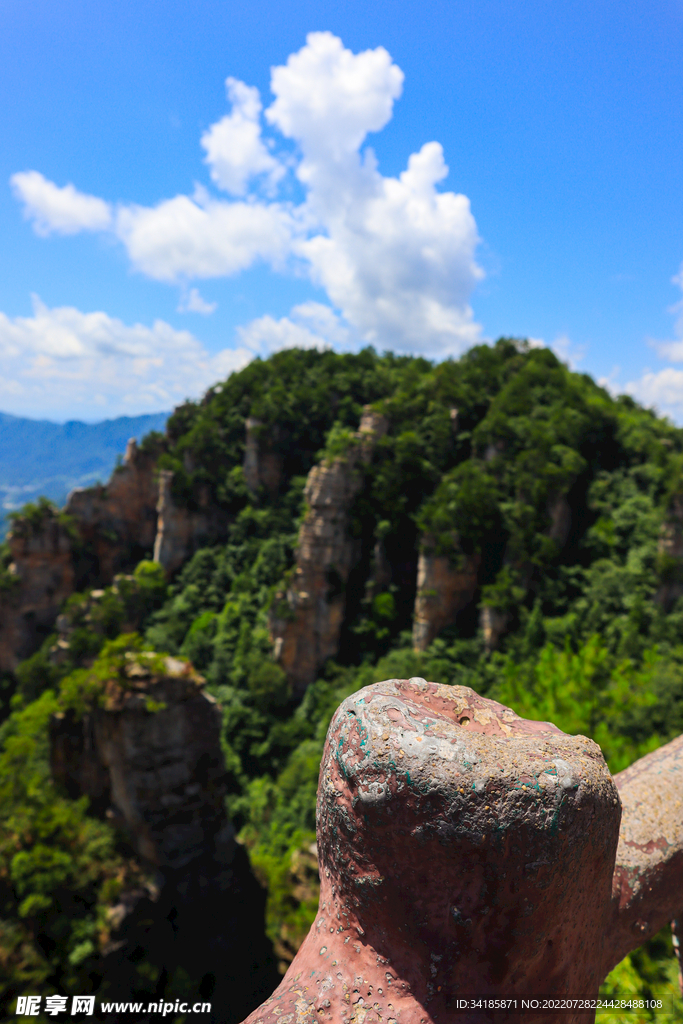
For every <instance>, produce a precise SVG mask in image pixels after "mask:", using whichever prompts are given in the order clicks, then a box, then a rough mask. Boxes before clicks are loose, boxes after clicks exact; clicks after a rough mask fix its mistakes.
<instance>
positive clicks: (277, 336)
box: [237, 302, 351, 356]
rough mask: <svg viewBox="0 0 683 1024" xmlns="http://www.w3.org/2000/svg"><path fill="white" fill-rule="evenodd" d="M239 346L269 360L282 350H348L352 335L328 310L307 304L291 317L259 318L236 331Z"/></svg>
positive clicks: (294, 310) (295, 308)
mask: <svg viewBox="0 0 683 1024" xmlns="http://www.w3.org/2000/svg"><path fill="white" fill-rule="evenodd" d="M237 334H238V338H239V341H240V343H241V344H242V345H243V346H245V347H246V348H248V349H252V350H253V351H254V352H257V353H258V354H259V355H262V356H267V355H270V353H271V352H278V351H279V350H280V349H283V348H317V349H325V348H331V347H333V346H334V347H336V348H347V347H348V346H349V342H350V341H351V334H350V332H349V330H348V328H347V327H346V326H344V324H343V323H342V322H341V321H340V319H339V317H338V316H336V314H335V313H334V311H333V310H331V309H330V307H329V306H325V305H324V304H323V303H321V302H304V303H302V304H301V305H299V306H295V307H294V309H293V310H292V312H291V314H290V316H288V317H287V316H284V317H281V318H280V319H279V320H276V319H275V318H274V317H272V316H267V315H266V316H260V317H258V318H257V319H256V320H252V321H251V323H249V324H247V325H246V326H244V327H238V328H237Z"/></svg>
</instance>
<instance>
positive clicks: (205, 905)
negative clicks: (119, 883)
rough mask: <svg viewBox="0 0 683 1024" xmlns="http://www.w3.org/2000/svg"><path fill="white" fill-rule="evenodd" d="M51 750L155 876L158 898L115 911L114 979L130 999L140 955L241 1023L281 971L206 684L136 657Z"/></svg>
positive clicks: (65, 724)
mask: <svg viewBox="0 0 683 1024" xmlns="http://www.w3.org/2000/svg"><path fill="white" fill-rule="evenodd" d="M50 746H51V757H50V760H51V768H52V773H53V776H54V778H55V779H56V780H57V781H58V782H60V783H61V784H62V785H63V786H64V787H65V788H66V790H67V792H68V793H69V794H70V795H71V796H72V797H76V796H80V795H82V794H85V795H87V796H89V797H90V799H91V809H92V810H93V811H95V812H97V813H99V814H101V815H106V816H107V817H108V818H109V819H110V820H111V821H112V822H113V823H114V824H116V825H118V826H119V827H120V828H121V829H122V830H123V832H124V834H125V835H127V836H128V838H129V841H130V844H131V846H132V849H133V851H134V852H135V853H136V854H137V856H138V857H139V858H140V860H141V861H142V862H143V864H146V865H147V866H148V867H149V868H150V869H153V870H154V869H156V870H155V878H156V885H155V886H153V887H152V890H153V891H152V890H150V889H149V888H148V890H147V891H144V890H141V891H139V892H132V893H124V894H123V895H122V897H121V899H120V900H119V903H118V904H117V906H116V907H113V908H112V911H111V914H110V919H111V920H110V924H111V925H112V926H113V932H114V934H113V937H112V941H111V944H110V947H111V950H112V952H111V953H110V956H109V959H108V964H109V966H108V972H107V976H109V975H111V977H112V978H114V977H115V978H116V979H117V983H118V984H119V985H120V986H121V987H122V989H125V978H126V977H127V976H128V974H130V969H131V964H130V963H129V961H130V960H131V958H133V959H134V957H135V949H136V948H138V947H139V945H140V944H142V946H143V947H144V948H145V949H146V951H147V956H148V959H149V960H150V962H152V963H162V964H164V965H165V966H166V968H167V969H172V968H173V967H174V966H175V965H176V964H182V965H183V967H184V969H186V970H190V971H191V973H192V974H194V976H196V977H198V978H201V977H202V975H204V976H205V977H208V976H209V975H210V976H211V978H210V980H209V981H208V982H206V983H204V988H205V990H207V991H211V992H212V993H213V997H214V1000H215V1002H216V1007H217V1009H219V1015H218V1016H214V1018H212V1019H218V1020H221V1021H237V1020H239V1019H240V1017H241V1016H244V1014H245V1013H246V1012H248V1011H249V1009H250V1008H251V1007H252V1006H253V1005H254V1004H255V1003H256V1002H257V1001H258V999H259V998H262V997H263V996H264V995H265V994H266V993H267V992H268V991H270V990H271V989H272V987H273V985H274V984H275V983H276V979H277V971H276V967H275V958H274V956H273V953H272V949H271V947H270V944H269V942H268V941H267V939H266V938H265V934H264V911H265V894H264V893H263V891H262V890H261V889H260V887H259V885H258V883H257V882H256V879H255V878H254V876H253V874H252V872H251V869H250V866H249V862H248V858H247V855H246V853H245V851H244V849H243V848H242V847H241V846H239V845H238V844H237V843H236V842H235V837H234V830H233V828H232V824H231V822H230V820H229V818H228V816H227V814H226V810H225V765H224V761H223V753H222V750H221V746H220V711H219V708H218V706H217V705H216V703H215V701H214V700H213V699H212V698H211V697H210V696H209V695H208V694H206V693H205V692H204V689H203V680H202V678H201V677H200V676H198V675H197V674H196V673H195V672H194V671H193V669H192V667H191V666H190V665H189V664H188V663H186V662H183V661H181V660H178V659H174V658H161V657H160V656H159V655H154V654H146V653H145V652H142V653H139V652H138V653H135V654H133V653H131V654H130V656H129V659H128V663H127V665H126V668H125V672H124V678H123V679H121V678H120V677H118V678H115V679H112V680H110V682H109V683H107V684H106V687H105V692H104V702H103V705H102V706H98V707H96V708H95V709H94V710H92V711H90V712H89V713H87V714H85V715H83V716H82V717H77V716H76V715H75V714H74V713H72V712H70V713H68V714H66V715H64V716H62V717H56V718H55V719H53V721H52V724H51V735H50ZM144 920H146V921H147V924H146V925H145V926H144V928H142V925H143V923H144ZM150 921H151V922H152V924H153V927H152V928H151V931H150ZM207 921H211V926H210V927H207ZM141 928H142V931H141ZM143 933H144V934H143ZM207 985H208V988H207ZM129 990H130V989H129Z"/></svg>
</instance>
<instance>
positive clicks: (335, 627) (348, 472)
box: [270, 408, 386, 693]
mask: <svg viewBox="0 0 683 1024" xmlns="http://www.w3.org/2000/svg"><path fill="white" fill-rule="evenodd" d="M385 431H386V421H385V420H384V418H383V417H382V416H380V415H379V414H378V413H375V412H374V411H373V410H372V409H370V408H366V409H365V410H364V413H363V417H362V419H361V423H360V428H359V430H358V433H357V435H356V439H357V440H356V443H355V444H353V445H352V446H351V447H350V448H349V450H348V451H347V452H346V454H345V455H344V456H343V457H341V456H340V457H338V458H335V459H334V461H333V462H331V463H330V464H325V463H322V464H320V465H318V466H314V467H313V469H312V470H311V472H310V473H309V474H308V480H307V482H306V489H305V492H304V494H305V498H306V502H307V503H308V506H309V511H308V514H307V515H306V518H305V520H304V522H303V524H302V526H301V529H300V531H299V541H298V546H297V555H296V567H295V569H294V574H293V577H292V580H291V582H290V585H289V586H288V588H287V592H286V594H279V595H276V601H275V604H274V606H273V611H272V613H271V618H270V632H271V638H272V640H273V649H274V653H275V657H276V658H277V659H278V661H279V662H280V664H281V665H282V667H283V669H284V670H285V672H286V674H287V677H288V679H289V680H290V682H291V683H292V686H293V688H294V691H295V692H296V693H302V692H303V691H304V690H305V689H306V687H307V686H308V685H309V684H310V683H312V682H313V680H314V679H315V677H316V673H317V671H318V669H319V668H320V666H321V665H322V664H323V663H324V661H325V660H326V659H327V658H329V657H332V656H333V655H334V654H336V653H337V649H338V646H339V635H340V632H341V627H342V623H343V620H344V613H345V610H346V595H345V593H344V586H345V584H346V581H347V580H348V577H349V573H350V571H351V569H352V568H353V565H354V563H355V561H356V559H357V558H358V544H357V542H356V541H354V540H353V539H352V538H351V537H349V535H348V513H349V510H350V507H351V504H352V502H353V500H354V498H355V497H356V496H357V494H358V493H359V491H360V488H361V486H362V476H361V474H360V472H359V471H358V469H357V467H358V463H359V462H360V463H362V462H368V461H369V460H370V459H371V458H372V453H373V449H374V445H375V442H376V440H377V438H378V437H381V436H382V434H383V433H384V432H385Z"/></svg>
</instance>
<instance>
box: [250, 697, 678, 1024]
mask: <svg viewBox="0 0 683 1024" xmlns="http://www.w3.org/2000/svg"><path fill="white" fill-rule="evenodd" d="M682 771H683V737H681V738H679V739H678V740H675V741H674V742H673V743H670V744H668V746H666V747H663V748H662V749H661V750H659V751H656V752H655V753H654V754H650V755H648V756H647V757H645V758H643V759H642V760H641V761H638V762H636V764H635V765H633V766H632V767H631V768H629V769H627V770H626V771H625V772H622V773H621V774H620V775H618V776H617V777H616V779H614V780H613V779H612V776H611V775H610V773H609V771H608V769H607V767H606V765H605V762H604V759H603V757H602V753H601V752H600V749H599V747H598V746H597V745H596V744H595V743H593V742H592V740H589V739H587V738H586V737H583V736H567V735H565V734H564V733H562V732H560V730H558V729H557V728H556V727H555V726H553V725H550V724H548V723H544V722H528V721H525V720H523V719H521V718H518V716H517V715H515V714H514V712H512V711H511V710H510V709H508V708H504V707H503V706H502V705H500V704H497V703H496V702H495V701H491V700H487V699H485V698H482V697H479V696H478V695H477V694H476V693H474V691H472V690H470V689H469V688H467V687H462V686H453V687H449V686H441V685H438V684H436V683H427V682H425V680H423V679H410V680H396V679H394V680H389V681H387V682H384V683H378V684H375V685H374V686H369V687H366V688H365V689H364V690H360V691H359V692H358V693H355V694H353V695H352V696H351V697H349V698H347V700H345V701H344V703H343V704H342V705H341V706H340V707H339V709H338V710H337V712H336V714H335V716H334V718H333V719H332V723H331V725H330V729H329V732H328V736H327V741H326V744H325V750H324V754H323V759H322V764H321V769H320V781H319V787H318V820H317V829H318V849H319V854H320V876H321V895H320V906H319V911H318V915H317V917H316V920H315V922H314V924H313V926H312V928H311V931H310V933H309V935H308V937H307V939H306V940H305V942H304V943H303V945H302V947H301V949H300V950H299V953H298V954H297V956H296V958H295V959H294V961H293V963H292V965H291V967H290V969H289V970H288V972H287V974H286V976H285V978H284V979H283V981H282V983H281V984H280V986H279V988H278V989H277V990H276V991H275V992H274V993H273V995H272V996H271V998H270V999H268V1000H266V1002H265V1003H264V1004H263V1005H262V1006H261V1007H260V1008H259V1009H258V1010H255V1011H254V1012H253V1013H252V1014H251V1016H250V1017H249V1018H248V1021H249V1024H275V1021H277V1020H279V1021H280V1024H282V1022H283V1021H287V1022H294V1021H296V1022H297V1024H312V1022H313V1021H314V1020H315V1021H334V1022H335V1024H336V1022H342V1021H353V1022H358V1024H360V1022H361V1021H363V1022H364V1024H375V1022H379V1021H387V1020H389V1021H392V1020H393V1021H396V1022H400V1024H437V1022H440V1024H443V1022H455V1021H472V1022H474V1021H482V1020H487V1019H488V1020H490V1019H494V1020H496V1019H507V1018H504V1017H500V1018H499V1017H498V1016H495V1015H494V1016H493V1017H491V1015H490V1014H483V1015H482V1014H471V1015H470V1014H468V1013H466V1012H462V1011H461V1010H459V1009H457V1008H456V1007H455V1005H454V1000H455V999H457V998H460V997H462V996H464V995H475V994H476V995H480V996H484V995H488V996H496V995H499V996H506V997H510V996H514V995H517V996H519V998H521V997H522V996H529V995H534V994H537V995H545V996H555V997H558V998H561V997H562V996H574V997H578V996H588V997H595V996H596V995H597V992H598V988H599V985H600V983H601V981H602V979H603V978H604V977H605V975H606V974H607V973H608V972H609V970H610V969H611V968H612V967H613V966H614V965H615V964H616V963H618V962H619V961H620V960H621V959H622V958H623V956H624V955H625V954H626V953H627V952H629V950H631V949H633V948H634V947H636V946H638V945H640V944H641V943H642V942H643V941H644V940H645V939H646V938H648V937H649V936H651V935H652V934H654V933H656V932H657V931H658V930H659V928H661V927H662V926H663V925H664V924H665V923H666V921H667V920H669V919H670V918H672V917H675V916H676V915H677V913H678V911H679V908H680V905H681V901H682V899H683V824H682V822H683V812H682V809H681V792H682V785H681V783H682V782H683V776H682V775H681V772H682ZM617 787H618V788H617ZM620 797H621V799H620ZM622 803H623V820H622ZM620 820H621V834H620ZM617 846H618V850H617ZM615 861H616V867H615ZM288 1014H292V1016H291V1017H289V1016H287V1015H288ZM593 1016H594V1015H593V1013H592V1012H588V1013H586V1012H585V1011H583V1012H578V1011H577V1012H576V1013H574V1012H561V1013H557V1012H552V1011H547V1012H546V1013H534V1014H532V1015H525V1014H523V1013H522V1014H518V1015H515V1016H513V1017H511V1018H510V1019H511V1020H517V1021H524V1020H530V1021H531V1020H533V1021H544V1022H548V1024H550V1022H556V1024H560V1022H562V1021H564V1022H570V1021H576V1022H578V1021H579V1020H581V1021H591V1020H592V1019H593Z"/></svg>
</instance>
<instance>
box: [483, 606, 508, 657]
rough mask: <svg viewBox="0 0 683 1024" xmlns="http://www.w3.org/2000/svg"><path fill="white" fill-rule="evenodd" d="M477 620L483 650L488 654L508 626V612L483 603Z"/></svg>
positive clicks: (494, 647) (496, 644)
mask: <svg viewBox="0 0 683 1024" xmlns="http://www.w3.org/2000/svg"><path fill="white" fill-rule="evenodd" d="M479 621H480V624H481V629H482V633H483V636H484V650H485V651H486V653H487V654H490V653H491V651H494V650H495V649H496V647H497V646H498V644H499V643H500V639H501V637H502V636H503V635H504V634H505V630H506V629H507V626H508V614H507V612H503V611H500V610H499V609H498V608H491V606H490V605H487V604H483V605H482V606H481V610H480V612H479Z"/></svg>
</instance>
